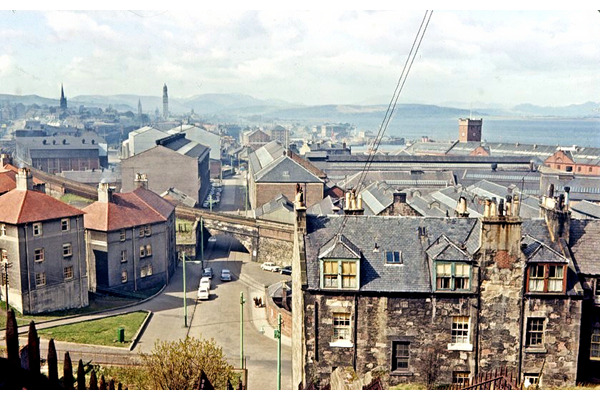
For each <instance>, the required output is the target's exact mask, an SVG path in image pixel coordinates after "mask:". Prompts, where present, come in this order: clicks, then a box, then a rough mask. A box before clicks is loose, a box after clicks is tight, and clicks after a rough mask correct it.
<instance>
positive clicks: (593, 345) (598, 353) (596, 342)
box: [590, 327, 600, 360]
mask: <svg viewBox="0 0 600 400" xmlns="http://www.w3.org/2000/svg"><path fill="white" fill-rule="evenodd" d="M590 360H600V327H595V328H592V338H591V341H590Z"/></svg>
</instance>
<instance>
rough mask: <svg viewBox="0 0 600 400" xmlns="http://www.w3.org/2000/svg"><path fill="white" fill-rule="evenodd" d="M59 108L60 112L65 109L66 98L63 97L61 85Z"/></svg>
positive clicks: (61, 86) (61, 85)
mask: <svg viewBox="0 0 600 400" xmlns="http://www.w3.org/2000/svg"><path fill="white" fill-rule="evenodd" d="M60 108H61V109H62V110H66V109H67V98H66V97H65V91H64V89H63V84H62V83H61V84H60Z"/></svg>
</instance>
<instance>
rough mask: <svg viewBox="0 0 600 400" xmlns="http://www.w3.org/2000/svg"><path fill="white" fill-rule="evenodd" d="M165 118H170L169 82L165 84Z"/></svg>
mask: <svg viewBox="0 0 600 400" xmlns="http://www.w3.org/2000/svg"><path fill="white" fill-rule="evenodd" d="M163 118H164V119H165V120H166V119H168V118H169V95H168V94H167V84H166V83H165V85H164V86H163Z"/></svg>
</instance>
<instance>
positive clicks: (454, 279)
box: [435, 261, 471, 291]
mask: <svg viewBox="0 0 600 400" xmlns="http://www.w3.org/2000/svg"><path fill="white" fill-rule="evenodd" d="M435 288H436V290H439V291H446V290H448V291H451V290H471V265H469V264H466V263H464V262H454V261H436V263H435Z"/></svg>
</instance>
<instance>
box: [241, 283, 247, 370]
mask: <svg viewBox="0 0 600 400" xmlns="http://www.w3.org/2000/svg"><path fill="white" fill-rule="evenodd" d="M245 302H246V300H244V292H240V368H241V369H244V303H245Z"/></svg>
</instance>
